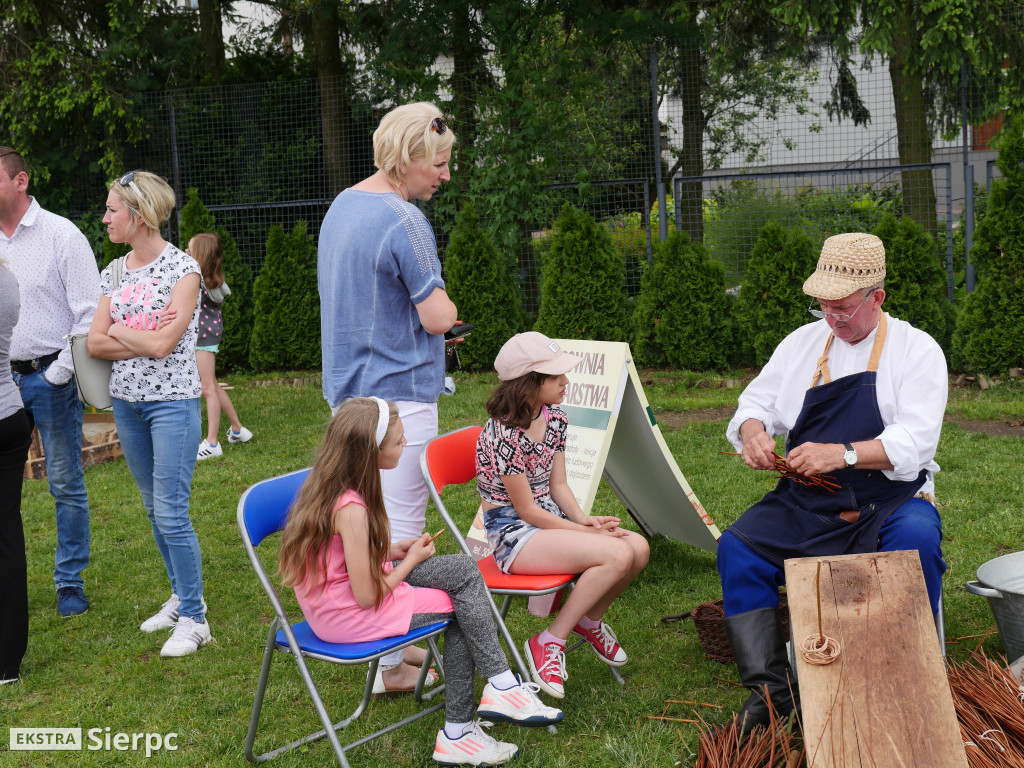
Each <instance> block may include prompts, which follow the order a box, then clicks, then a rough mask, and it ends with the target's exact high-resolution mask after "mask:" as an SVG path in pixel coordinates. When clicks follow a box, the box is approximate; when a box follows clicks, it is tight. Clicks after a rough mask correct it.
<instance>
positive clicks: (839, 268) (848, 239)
mask: <svg viewBox="0 0 1024 768" xmlns="http://www.w3.org/2000/svg"><path fill="white" fill-rule="evenodd" d="M883 279H885V246H884V245H882V241H881V240H879V239H878V238H877V237H875V236H874V235H867V234H865V233H863V232H846V233H844V234H842V235H833V236H832V237H830V238H829V239H828V240H826V241H825V244H824V245H823V246H822V247H821V256H820V257H819V258H818V266H817V268H816V269H815V270H814V274H812V275H811V276H810V277H808V278H807V280H806V281H805V282H804V293H806V294H807V295H808V296H813V297H814V298H816V299H824V300H825V301H837V300H838V299H843V298H846V297H847V296H849V295H850V294H852V293H854V292H856V291H859V290H861V289H862V288H870V287H871V286H872V285H874V284H875V283H878V282H880V281H881V280H883Z"/></svg>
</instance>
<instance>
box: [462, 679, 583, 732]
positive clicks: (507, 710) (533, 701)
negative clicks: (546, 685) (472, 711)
mask: <svg viewBox="0 0 1024 768" xmlns="http://www.w3.org/2000/svg"><path fill="white" fill-rule="evenodd" d="M539 690H540V686H539V685H537V684H536V683H523V682H520V683H519V685H514V686H512V687H511V688H509V689H507V690H504V691H503V690H501V689H500V688H495V687H494V686H493V685H491V684H490V683H487V685H485V686H484V694H483V696H481V697H480V706H479V707H478V708H477V710H476V713H477V714H478V715H479V716H480V717H486V718H488V719H490V720H504V721H506V722H509V723H517V724H519V725H554V724H555V723H560V722H562V718H563V717H565V714H564V713H563V712H562V710H560V709H557V708H555V707H549V706H547V705H545V704H544V703H543V702H542V701H541V700H540V697H539V696H538V695H537V691H539Z"/></svg>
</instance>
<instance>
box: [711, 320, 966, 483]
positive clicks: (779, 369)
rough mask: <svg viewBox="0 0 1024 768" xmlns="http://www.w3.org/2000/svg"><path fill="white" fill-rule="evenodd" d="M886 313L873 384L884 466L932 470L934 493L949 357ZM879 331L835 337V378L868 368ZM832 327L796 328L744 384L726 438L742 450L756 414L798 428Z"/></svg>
mask: <svg viewBox="0 0 1024 768" xmlns="http://www.w3.org/2000/svg"><path fill="white" fill-rule="evenodd" d="M886 317H887V318H888V327H887V333H886V338H885V346H884V347H883V349H882V356H881V359H880V360H879V361H878V375H877V384H876V397H877V399H878V410H879V413H880V414H881V416H882V422H883V423H884V424H885V429H884V430H883V431H882V433H881V434H879V435H876V436H875V438H876V439H879V440H881V441H882V445H883V446H884V447H885V452H886V455H887V456H888V457H889V461H890V462H892V465H893V469H891V470H883V471H884V472H885V475H886V477H888V478H889V479H891V480H913V479H914V478H915V477H917V475H918V473H919V472H920V471H921V470H922V469H927V470H928V477H927V480H926V481H925V484H924V485H923V486H922V487H921V491H923V492H927V493H934V489H935V480H934V475H935V473H936V472H938V471H939V465H938V464H936V463H935V451H936V449H937V448H938V444H939V434H940V432H941V431H942V417H943V415H944V413H945V410H946V394H947V387H948V374H947V370H946V358H945V356H944V355H943V354H942V349H941V348H940V347H939V345H938V344H937V343H936V342H935V340H934V339H933V338H932V337H931V336H929V335H928V334H927V333H925V332H924V331H921V330H918V329H917V328H914V327H913V326H912V325H910V323H907V322H904V321H903V320H897V319H896V318H894V317H891V316H890V315H888V314H887V315H886ZM876 332H877V328H876V329H875V331H872V332H871V334H870V335H869V336H868V337H867V338H865V339H863V340H861V341H860V342H859V343H857V344H853V345H851V344H848V343H846V342H844V341H842V340H840V339H838V338H837V339H835V340H834V341H833V342H832V347H831V349H830V350H829V356H828V367H829V372H830V375H831V377H832V380H833V381H834V380H836V379H839V378H841V377H843V376H848V375H850V374H853V373H861V372H863V371H865V370H867V366H868V358H869V357H870V356H871V348H872V345H873V344H874V341H875V333H876ZM829 333H830V330H829V327H828V323H826V322H825V321H824V320H819V321H817V322H814V323H808V324H807V325H805V326H802V327H800V328H797V329H796V330H795V331H793V332H792V333H791V334H789V336H787V337H786V338H785V339H783V340H782V342H781V343H780V344H779V346H778V347H776V349H775V352H774V353H773V354H772V357H771V360H769V361H768V364H767V365H765V367H764V368H763V369H762V371H761V373H760V374H758V376H757V377H756V378H755V379H754V380H753V381H752V382H751V383H750V385H749V386H747V388H746V389H745V390H743V394H741V395H740V398H739V407H738V408H737V410H736V414H735V415H734V416H733V418H732V420H731V421H730V422H729V426H728V429H727V431H726V437H728V439H729V442H731V443H732V444H733V446H734V447H735V448H736V450H737V451H742V450H743V439H742V438H741V437H740V432H739V430H740V425H741V424H743V422H744V421H746V420H747V419H758V420H759V421H760V422H761V423H762V424H764V427H765V430H767V432H768V434H770V435H772V436H776V435H787V434H788V433H789V430H790V429H792V428H793V425H794V424H795V423H796V419H797V416H799V415H800V410H801V408H802V407H803V402H804V394H805V393H806V391H807V389H808V388H809V387H810V384H811V377H812V376H813V374H814V370H815V368H816V366H817V362H818V358H819V357H821V354H822V352H823V351H824V350H825V342H826V341H827V340H828V336H829ZM820 385H821V384H820V382H819V386H820Z"/></svg>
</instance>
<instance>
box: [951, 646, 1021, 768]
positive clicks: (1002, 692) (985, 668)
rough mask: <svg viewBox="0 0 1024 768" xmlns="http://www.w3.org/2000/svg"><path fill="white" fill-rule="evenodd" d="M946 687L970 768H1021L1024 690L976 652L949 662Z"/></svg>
mask: <svg viewBox="0 0 1024 768" xmlns="http://www.w3.org/2000/svg"><path fill="white" fill-rule="evenodd" d="M948 672H949V687H950V690H951V691H952V692H953V705H954V706H955V707H956V716H957V719H958V720H959V721H960V733H961V734H962V736H963V740H964V747H965V750H966V752H967V763H968V765H969V766H970V768H1003V767H1004V766H1005V768H1019V767H1020V766H1024V701H1022V699H1024V690H1022V689H1021V685H1020V682H1019V681H1018V680H1016V679H1014V677H1013V675H1012V674H1010V673H1009V672H1008V671H1007V670H1006V669H1004V668H1003V667H1002V666H1000V665H999V664H997V663H995V662H994V661H992V660H991V659H989V658H988V657H987V656H985V654H984V653H983V652H981V651H976V652H975V653H974V654H973V655H972V657H971V660H970V661H968V662H967V663H965V664H957V663H956V662H955V661H952V660H950V661H949V662H948Z"/></svg>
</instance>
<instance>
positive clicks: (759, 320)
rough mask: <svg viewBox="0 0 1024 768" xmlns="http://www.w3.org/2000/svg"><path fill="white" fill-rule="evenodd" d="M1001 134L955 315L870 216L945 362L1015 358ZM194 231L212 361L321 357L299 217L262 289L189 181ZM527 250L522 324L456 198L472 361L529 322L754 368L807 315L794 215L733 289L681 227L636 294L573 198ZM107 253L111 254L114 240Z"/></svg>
mask: <svg viewBox="0 0 1024 768" xmlns="http://www.w3.org/2000/svg"><path fill="white" fill-rule="evenodd" d="M1002 135H1003V139H1002V142H1001V146H1000V151H999V160H998V166H999V169H1000V171H1001V172H1002V174H1003V178H1001V179H999V180H997V181H995V182H994V183H993V186H992V191H991V194H990V195H989V198H988V203H987V206H986V211H985V216H984V217H983V218H982V219H981V221H980V222H979V224H978V227H977V230H976V231H975V242H974V246H973V250H972V251H971V260H972V262H973V263H974V265H975V266H976V270H977V272H976V286H977V287H976V290H975V291H974V292H973V293H971V294H970V295H969V296H967V298H966V300H965V301H964V302H961V303H962V305H963V306H962V311H960V312H959V315H958V313H957V312H956V310H955V309H954V305H953V304H951V303H950V302H949V301H948V298H947V286H946V276H945V272H944V270H943V268H942V265H941V263H940V261H939V258H938V255H937V249H936V246H935V243H934V242H933V241H932V239H931V237H930V236H929V235H928V234H927V233H926V232H925V231H924V230H923V229H922V228H921V227H920V226H919V225H918V224H916V223H915V222H913V221H912V220H911V219H909V218H906V217H904V218H903V219H897V218H896V217H895V216H894V215H893V214H892V213H889V212H887V213H885V215H884V216H883V217H882V219H881V221H880V222H879V223H878V225H877V226H876V227H875V228H874V233H875V234H876V235H878V236H879V237H880V238H881V239H882V241H883V242H884V243H885V248H886V261H887V276H886V285H885V287H886V302H885V309H886V311H887V312H889V313H890V314H891V315H893V316H895V317H899V318H901V319H903V320H906V321H908V322H910V323H912V324H913V325H915V326H916V327H918V328H921V329H923V330H925V331H927V332H928V333H930V334H931V335H932V336H933V337H934V338H935V339H936V341H938V342H939V343H940V344H941V345H942V347H943V349H944V350H945V351H946V352H947V355H948V356H949V358H950V362H951V368H953V369H954V370H968V371H972V372H983V373H1000V372H1003V371H1005V370H1007V369H1009V368H1012V367H1024V118H1021V117H1014V118H1010V119H1009V120H1008V127H1007V129H1006V130H1004V132H1003V134H1002ZM202 231H216V232H218V233H219V234H220V235H221V239H222V241H223V242H224V244H225V264H224V266H225V273H226V276H227V280H228V283H229V284H230V285H231V288H232V291H233V295H232V297H231V299H230V300H229V301H228V302H227V304H226V305H225V310H224V312H225V318H224V319H225V336H224V343H223V344H222V345H221V354H220V355H219V356H218V365H219V367H222V368H252V369H255V370H259V371H263V370H271V369H279V368H317V367H319V365H320V322H319V301H318V294H317V282H316V248H315V246H314V245H313V241H312V238H311V237H310V236H309V235H308V234H307V233H306V228H305V223H302V222H300V224H299V225H298V226H296V228H295V229H294V230H293V231H292V232H291V233H290V234H286V233H285V232H284V230H283V228H281V227H280V226H277V227H274V228H273V229H272V230H271V232H270V236H269V237H268V239H267V254H266V259H265V261H264V266H263V269H262V271H261V272H260V276H259V278H258V279H257V280H256V281H255V285H253V284H252V277H251V274H250V272H249V270H248V268H247V267H246V266H245V264H244V263H243V262H242V261H241V259H240V258H239V255H238V249H237V246H236V245H235V242H234V240H233V238H231V236H230V234H229V233H227V232H225V231H224V230H223V229H222V228H220V227H219V226H217V225H216V222H215V221H214V219H213V216H212V215H211V214H210V213H209V211H207V210H206V209H205V208H204V207H203V206H202V203H201V202H199V199H198V196H197V195H196V194H195V190H189V200H188V204H187V205H186V206H185V209H184V211H183V215H182V239H183V241H185V242H187V240H188V238H190V237H191V236H192V235H194V234H196V233H198V232H202ZM183 244H184V243H183ZM535 246H536V247H537V249H538V251H539V252H540V255H541V264H542V269H541V272H542V275H541V285H540V309H539V312H538V315H537V318H536V321H535V322H533V323H531V322H529V320H528V318H527V317H526V313H525V312H524V310H523V291H522V286H521V284H520V282H519V280H518V279H517V276H518V275H519V274H520V270H519V265H518V264H517V263H516V261H515V258H514V257H513V256H511V255H509V254H508V253H504V252H502V251H500V250H499V249H498V248H497V247H496V246H495V245H494V243H493V241H492V239H491V238H490V237H489V235H488V233H487V232H486V231H485V230H484V228H483V227H482V226H481V223H480V220H479V216H478V214H477V211H476V208H475V206H473V205H472V204H469V205H467V206H466V207H465V208H464V209H463V210H462V212H461V214H460V216H459V218H458V221H457V223H456V226H455V228H454V230H453V232H452V235H451V240H450V243H449V245H448V248H447V251H446V253H445V271H446V282H447V285H448V286H449V292H450V295H451V296H452V299H453V301H454V302H455V304H456V306H458V307H459V316H460V318H461V319H462V320H464V321H466V322H470V323H472V324H473V325H474V326H475V330H474V332H473V334H472V336H470V337H469V339H467V341H466V342H465V343H464V344H463V345H461V346H460V348H459V349H460V356H461V358H462V362H463V365H464V366H465V367H466V368H467V369H470V370H486V369H489V368H490V367H491V364H492V361H493V359H494V356H495V354H496V353H497V351H498V349H499V348H500V346H501V345H502V344H503V343H504V341H505V340H506V339H507V338H509V337H510V336H512V335H513V334H515V333H517V332H519V331H522V330H526V329H527V328H530V327H532V328H533V329H535V330H538V331H541V332H542V333H545V334H547V335H549V336H552V337H556V338H587V339H597V340H605V341H628V342H630V344H631V346H632V349H633V353H634V354H635V356H636V359H637V361H638V362H639V363H640V364H641V365H647V366H652V367H669V368H676V369H689V370H723V369H726V368H730V367H736V366H761V365H763V364H764V363H765V362H766V361H767V360H768V358H769V356H770V355H771V353H772V351H773V350H774V349H775V347H776V345H777V344H778V343H779V342H780V341H781V340H782V338H783V337H785V335H786V334H788V333H790V332H791V331H792V330H794V329H795V328H797V327H799V326H800V325H803V324H804V323H806V322H810V321H811V320H812V318H811V316H810V315H809V314H808V313H807V306H808V302H809V299H808V297H807V296H806V295H805V294H804V293H803V290H802V286H803V282H804V280H805V279H806V277H807V276H808V275H809V274H810V273H811V272H812V271H813V269H814V265H815V263H816V261H817V257H818V254H817V253H816V249H815V247H814V245H813V243H812V242H811V240H810V238H809V236H808V235H807V233H806V231H805V230H804V229H803V228H800V227H795V228H792V229H786V228H783V227H782V226H780V225H779V224H777V223H774V222H769V223H767V224H765V225H764V226H763V227H762V229H761V231H760V233H759V236H758V239H757V241H756V242H755V244H754V246H753V248H752V250H751V253H750V258H749V260H748V263H747V269H746V271H745V273H744V276H743V278H742V281H741V282H740V285H739V287H738V291H737V290H735V289H730V288H727V285H728V284H727V281H726V277H725V272H724V269H723V267H722V265H721V264H720V263H719V262H718V261H717V260H715V259H714V258H712V257H711V256H710V255H709V252H708V250H707V249H706V248H704V246H702V245H700V244H696V243H692V242H690V241H689V240H688V238H687V237H686V235H684V234H682V233H680V232H675V231H674V232H672V234H671V235H670V236H669V237H668V239H667V240H665V241H664V242H659V243H657V245H656V246H655V248H654V252H653V257H652V261H651V263H650V264H646V263H642V264H641V269H642V275H641V289H640V293H639V295H638V296H636V297H634V298H630V297H628V295H627V291H626V282H625V275H626V266H627V265H626V263H625V259H624V257H623V256H622V255H621V252H620V251H619V250H618V249H617V247H616V244H615V241H614V240H613V236H612V234H611V233H610V232H609V228H608V227H606V226H603V225H601V224H598V223H597V222H595V221H594V219H593V218H592V217H591V216H590V215H589V214H587V213H586V212H584V211H582V210H580V209H578V208H576V207H574V206H572V205H571V204H568V203H567V204H566V205H565V206H564V207H563V209H562V211H561V213H560V215H559V217H558V219H557V220H556V221H555V222H554V225H553V226H552V228H551V230H550V231H546V232H545V233H543V236H542V237H540V238H539V240H538V241H537V242H535ZM106 250H107V252H106V253H105V258H106V260H109V259H110V258H112V256H113V255H114V249H113V248H112V247H110V248H107V249H106ZM253 309H255V312H253Z"/></svg>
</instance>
